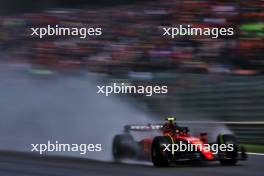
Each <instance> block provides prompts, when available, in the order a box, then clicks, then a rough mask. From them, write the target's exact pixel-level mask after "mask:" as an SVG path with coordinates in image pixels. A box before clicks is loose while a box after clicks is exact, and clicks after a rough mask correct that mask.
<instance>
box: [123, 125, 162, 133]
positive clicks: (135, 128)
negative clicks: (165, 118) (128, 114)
mask: <svg viewBox="0 0 264 176" xmlns="http://www.w3.org/2000/svg"><path fill="white" fill-rule="evenodd" d="M162 127H163V125H162V124H148V125H125V126H124V131H125V132H129V131H153V130H161V129H162Z"/></svg>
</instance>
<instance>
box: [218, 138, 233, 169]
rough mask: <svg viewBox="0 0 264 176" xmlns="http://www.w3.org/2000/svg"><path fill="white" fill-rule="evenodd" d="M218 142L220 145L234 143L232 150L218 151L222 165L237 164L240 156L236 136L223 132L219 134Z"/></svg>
mask: <svg viewBox="0 0 264 176" xmlns="http://www.w3.org/2000/svg"><path fill="white" fill-rule="evenodd" d="M217 143H218V145H219V146H220V145H221V144H225V145H230V144H232V145H233V150H232V151H220V150H219V151H218V156H219V161H220V163H221V164H222V165H236V163H237V157H238V144H237V140H236V137H235V136H234V135H232V134H223V135H221V134H220V135H218V137H217ZM219 148H220V147H219Z"/></svg>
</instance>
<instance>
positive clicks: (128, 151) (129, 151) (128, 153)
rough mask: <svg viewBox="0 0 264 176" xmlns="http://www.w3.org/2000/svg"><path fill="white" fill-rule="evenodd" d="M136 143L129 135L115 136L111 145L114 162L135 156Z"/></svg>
mask: <svg viewBox="0 0 264 176" xmlns="http://www.w3.org/2000/svg"><path fill="white" fill-rule="evenodd" d="M135 145H136V142H135V141H134V139H133V137H132V136H131V135H130V134H119V135H116V136H115V137H114V139H113V143H112V153H113V157H114V159H115V161H119V160H120V159H122V158H129V157H132V156H133V155H134V154H135V151H134V148H135V147H134V146H135Z"/></svg>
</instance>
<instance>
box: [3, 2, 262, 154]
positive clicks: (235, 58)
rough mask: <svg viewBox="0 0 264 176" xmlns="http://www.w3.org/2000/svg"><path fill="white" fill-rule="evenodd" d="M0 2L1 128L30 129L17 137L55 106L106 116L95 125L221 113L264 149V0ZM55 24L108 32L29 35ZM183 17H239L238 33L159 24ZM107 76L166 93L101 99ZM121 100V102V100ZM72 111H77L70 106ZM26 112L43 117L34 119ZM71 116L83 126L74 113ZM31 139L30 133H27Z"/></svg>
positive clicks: (234, 23) (235, 20)
mask: <svg viewBox="0 0 264 176" xmlns="http://www.w3.org/2000/svg"><path fill="white" fill-rule="evenodd" d="M0 3H1V5H0V14H1V16H0V62H1V80H0V81H1V83H0V85H1V86H0V89H1V92H0V94H2V97H4V98H2V100H1V101H0V106H1V108H0V109H1V111H0V116H1V125H2V129H1V130H2V134H10V133H12V130H15V129H19V128H22V129H21V130H20V131H27V132H28V133H27V132H25V133H20V132H17V133H20V134H17V135H16V138H19V139H20V140H21V141H23V137H24V136H26V135H28V134H30V133H31V132H32V131H31V130H30V129H31V127H32V126H33V125H35V126H34V127H35V129H39V128H38V127H42V128H46V127H47V126H50V125H51V124H49V123H46V122H45V120H43V119H47V120H48V121H49V122H50V123H52V124H53V125H54V124H56V123H55V122H54V121H55V119H56V118H59V117H58V115H60V116H61V117H60V121H65V119H66V118H64V117H65V116H67V120H66V121H65V122H64V123H67V122H70V121H71V120H75V121H78V120H80V121H79V122H80V123H83V122H84V121H85V122H87V123H86V124H89V123H92V122H93V121H94V119H96V118H98V119H103V120H102V121H96V125H98V126H100V125H101V124H106V123H117V121H119V120H120V118H121V117H120V118H119V117H117V116H122V117H124V118H125V119H126V120H124V119H123V121H122V123H121V124H119V123H118V126H112V128H120V129H122V125H124V124H125V123H130V122H131V123H133V122H135V121H136V122H147V121H152V120H153V121H157V120H159V121H161V120H163V119H164V118H165V117H166V116H167V115H171V114H172V115H175V116H176V117H177V119H179V120H181V121H211V122H212V121H218V122H221V124H222V125H223V126H224V127H223V128H225V129H226V128H229V129H231V131H233V132H234V133H235V134H236V135H237V136H238V139H239V141H240V142H241V143H244V144H247V146H248V147H249V148H250V149H251V151H255V152H260V151H264V149H263V144H264V130H263V129H264V123H263V122H264V117H263V116H264V79H263V78H264V76H263V73H264V57H263V56H264V55H263V51H264V50H263V49H264V42H263V41H264V40H263V39H264V20H263V19H264V18H263V17H264V10H263V9H264V2H263V1H262V0H244V1H238V0H218V1H213V0H184V1H179V0H152V1H146V0H144V1H143V0H137V1H135V0H129V1H128V0H127V1H125V0H122V1H120V0H119V1H117V0H116V1H111V2H110V1H106V0H96V1H95V0H94V1H90V0H89V1H88V0H87V1H86V0H77V1H70V0H68V1H62V0H61V1H59V0H57V1H55V0H50V1H33V0H23V1H18V0H17V1H15V0H9V1H8V2H6V1H3V0H1V1H0ZM56 24H58V25H60V26H64V27H76V26H80V27H81V26H86V25H91V26H99V27H102V28H103V35H102V36H101V37H100V38H99V37H98V38H93V39H89V38H87V39H79V38H76V37H54V36H53V37H46V38H45V39H37V38H33V37H31V36H30V32H31V31H30V28H31V27H36V26H37V27H45V26H47V25H56ZM180 24H190V25H192V26H193V27H225V28H227V27H233V28H234V29H235V35H234V36H232V37H228V38H226V37H219V38H218V39H208V38H205V37H201V36H200V37H198V36H182V37H179V38H177V40H169V39H164V38H162V37H161V35H162V34H161V31H160V30H159V27H162V26H176V25H180ZM111 82H127V83H130V84H131V85H156V84H158V85H168V90H169V93H168V94H167V95H153V96H152V97H145V96H144V95H126V96H124V95H122V96H117V97H114V98H113V99H112V98H110V100H106V99H105V98H101V99H98V98H97V97H96V96H95V94H96V85H98V84H108V83H111ZM32 91H33V92H34V93H32ZM80 100H81V101H80ZM113 102H114V104H115V105H113V106H114V107H113V109H116V111H118V110H120V111H122V113H119V114H118V113H117V112H116V111H115V113H114V112H113V109H112V108H111V107H112V106H110V105H111V104H113ZM94 103H95V104H97V105H94ZM120 104H122V106H123V104H125V105H124V106H125V107H123V108H118V107H119V105H120ZM84 105H85V106H84ZM36 106H37V108H36ZM65 107H67V108H65ZM87 108H88V109H87ZM8 109H9V110H8ZM17 109H19V111H17ZM58 109H59V110H58ZM131 109H133V110H131ZM15 111H17V112H15ZM58 112H59V113H58ZM67 112H69V113H67ZM75 112H76V113H75ZM99 112H100V113H99ZM134 112H137V113H135V114H134ZM70 113H72V114H71V117H72V118H73V119H71V118H70V117H69V115H66V114H70ZM32 114H33V115H32ZM29 116H34V118H37V119H38V118H39V119H41V122H40V121H35V123H34V124H33V125H32V119H30V118H29ZM102 116H107V118H106V117H104V118H102ZM135 116H137V117H135ZM7 117H9V118H12V119H17V118H19V119H20V120H19V121H18V120H10V121H8V124H9V125H6V123H7V120H6V119H7ZM14 117H15V118H14ZM22 117H23V118H22ZM51 117H52V118H51ZM68 117H69V118H68ZM79 117H82V118H81V119H80V118H79ZM149 117H151V118H149ZM25 119H26V120H25ZM69 119H70V120H69ZM18 122H19V123H18ZM53 122H54V123H53ZM230 122H235V123H230ZM21 123H22V124H23V125H21ZM69 124H70V123H69ZM43 125H47V126H45V127H43ZM75 125H76V126H75V127H76V129H78V127H79V125H78V123H76V124H75ZM91 125H92V124H91ZM96 125H95V126H96ZM11 126H12V128H11ZM7 127H8V129H7ZM53 127H54V128H57V127H58V126H56V125H55V126H53ZM42 128H41V129H42ZM69 128H70V127H69ZM83 128H85V127H83ZM200 128H201V129H202V128H203V126H200ZM25 129H27V130H25ZM35 129H34V130H35ZM57 129H58V128H57ZM94 130H96V129H94ZM111 130H112V129H111ZM48 131H50V130H48ZM65 131H67V128H66V127H65V128H62V129H61V133H60V134H63V135H65V133H64V132H65ZM40 134H43V136H44V138H42V139H46V138H48V137H51V138H52V135H53V136H54V135H55V134H57V137H58V138H60V134H58V133H56V132H55V131H54V133H50V134H49V135H51V136H49V135H46V134H47V132H45V130H44V129H43V131H42V132H41V133H40ZM19 135H21V136H19ZM3 136H4V135H2V140H3V143H6V144H7V143H9V144H10V141H9V139H7V138H8V136H5V137H3ZM83 137H84V138H85V136H83ZM93 137H94V136H93V135H91V136H90V139H92V138H93ZM35 138H36V140H37V138H39V135H36V136H35ZM72 138H73V139H75V138H78V136H74V137H72ZM27 139H29V141H30V140H32V138H30V137H29V136H27ZM62 139H66V138H62ZM7 141H9V142H7ZM37 141H38V140H37ZM13 143H15V142H14V141H13ZM22 143H23V142H22ZM6 147H7V148H8V147H10V145H6ZM18 148H19V147H18ZM22 148H23V147H22Z"/></svg>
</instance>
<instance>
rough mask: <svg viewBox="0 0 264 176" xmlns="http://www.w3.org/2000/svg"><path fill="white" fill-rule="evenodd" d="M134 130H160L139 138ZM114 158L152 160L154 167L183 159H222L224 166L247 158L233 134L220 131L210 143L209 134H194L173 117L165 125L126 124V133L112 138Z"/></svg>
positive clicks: (117, 159)
mask: <svg viewBox="0 0 264 176" xmlns="http://www.w3.org/2000/svg"><path fill="white" fill-rule="evenodd" d="M132 131H142V132H143V131H145V132H159V134H160V135H154V136H153V135H151V137H146V138H143V139H140V140H138V141H136V140H134V138H133V136H132V135H131V132H132ZM112 147H113V148H112V149H113V157H114V159H115V160H116V161H121V160H122V159H124V158H130V159H137V160H151V161H152V163H153V165H154V166H158V167H164V166H169V165H170V163H173V162H174V163H176V162H180V161H216V160H217V161H220V163H221V164H223V165H235V164H236V163H237V161H238V160H245V159H246V158H247V154H246V152H245V149H244V147H243V146H241V145H239V144H238V143H237V140H236V138H235V136H233V135H232V134H219V135H218V137H217V139H216V142H214V143H208V141H207V134H206V133H201V134H200V136H198V137H195V136H191V135H190V134H189V129H188V128H187V127H179V126H178V125H177V124H176V123H175V119H174V118H168V119H167V122H166V123H164V124H155V125H154V124H149V125H126V126H125V128H124V134H119V135H116V136H115V137H114V139H113V146H112Z"/></svg>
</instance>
